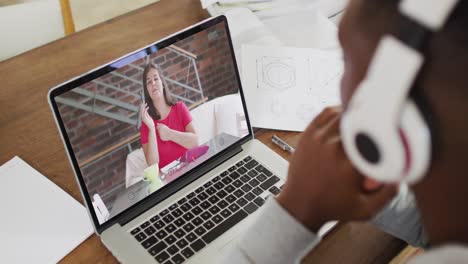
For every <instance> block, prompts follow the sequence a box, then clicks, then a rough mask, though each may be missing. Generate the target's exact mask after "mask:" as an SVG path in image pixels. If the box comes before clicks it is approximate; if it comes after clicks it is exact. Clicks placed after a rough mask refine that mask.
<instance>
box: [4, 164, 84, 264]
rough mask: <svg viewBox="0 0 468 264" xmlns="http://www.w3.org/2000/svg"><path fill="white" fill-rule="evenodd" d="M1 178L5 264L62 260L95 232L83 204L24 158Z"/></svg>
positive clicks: (7, 165) (5, 170)
mask: <svg viewBox="0 0 468 264" xmlns="http://www.w3.org/2000/svg"><path fill="white" fill-rule="evenodd" d="M0 181H1V184H0V208H1V210H2V216H1V217H0V237H1V239H0V249H1V252H2V253H1V254H0V263H57V262H58V261H60V260H61V259H62V258H63V257H64V256H66V255H67V254H68V253H70V252H71V251H72V250H73V249H74V248H75V247H77V246H78V245H79V244H80V243H81V242H83V241H84V240H85V239H86V238H87V237H89V236H90V235H91V234H92V233H93V228H92V226H91V223H90V219H89V217H88V214H87V212H86V209H85V208H84V206H83V205H81V204H80V203H79V202H77V201H76V200H75V199H73V197H71V196H70V195H69V194H67V193H66V192H64V191H63V190H62V189H60V188H59V187H58V186H57V185H55V184H54V183H52V182H51V181H50V180H49V179H47V178H46V177H44V176H43V175H42V174H40V173H39V172H38V171H36V170H35V169H33V168H32V167H31V166H29V165H28V164H27V163H26V162H24V161H23V160H22V159H20V158H18V157H15V158H13V159H12V160H10V161H8V162H7V163H5V164H4V165H2V166H1V167H0Z"/></svg>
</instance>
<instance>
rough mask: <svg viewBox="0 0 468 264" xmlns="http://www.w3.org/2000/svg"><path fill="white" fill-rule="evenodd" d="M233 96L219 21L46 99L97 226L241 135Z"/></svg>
mask: <svg viewBox="0 0 468 264" xmlns="http://www.w3.org/2000/svg"><path fill="white" fill-rule="evenodd" d="M60 88H62V87H60ZM239 90H240V84H239V76H238V73H237V69H236V64H235V60H234V57H233V52H232V48H231V43H230V38H229V36H228V31H227V25H226V22H225V20H224V19H223V20H218V22H216V23H211V24H209V25H208V26H206V23H205V24H202V25H201V26H198V27H194V28H192V29H189V30H188V31H184V32H182V33H180V34H177V35H175V36H173V37H171V38H169V39H166V40H165V41H162V42H159V43H157V44H155V45H152V46H149V47H146V48H145V49H142V50H139V51H137V52H135V53H133V54H131V55H129V56H126V57H124V58H122V59H119V60H118V61H115V62H113V63H111V64H109V65H106V66H104V67H103V68H100V69H98V70H96V71H94V72H92V73H90V74H87V75H86V76H84V77H81V78H80V79H78V80H75V81H73V82H71V83H69V84H67V88H66V89H65V90H63V92H61V93H59V94H58V95H57V96H54V97H53V101H55V104H56V108H57V110H58V111H56V112H58V121H59V123H60V122H61V123H62V124H63V126H62V130H63V129H64V130H65V138H66V139H67V140H68V141H69V146H71V150H70V147H69V151H70V152H72V153H71V156H72V159H75V161H76V163H77V164H78V167H79V173H78V175H79V177H81V178H82V182H84V185H85V188H86V190H85V191H84V194H85V195H88V196H89V199H90V200H91V202H92V205H93V209H94V211H95V214H96V218H97V220H98V223H99V224H103V223H105V222H106V221H108V220H109V219H112V218H113V217H115V216H117V215H118V214H120V213H122V212H123V211H124V210H126V209H128V208H129V207H131V206H132V205H135V204H136V203H138V202H139V201H141V200H143V199H144V198H145V197H148V196H149V195H150V194H154V193H157V192H158V191H160V190H162V189H164V188H166V187H167V186H169V185H171V183H173V182H176V181H177V179H179V178H181V177H184V175H187V173H188V172H189V171H192V170H193V169H195V168H196V167H198V166H200V165H201V164H203V163H205V162H207V161H208V160H209V159H210V158H212V157H214V156H215V155H217V154H219V153H220V152H222V151H223V150H226V149H227V148H229V147H230V146H232V145H233V144H234V143H236V142H238V141H240V140H241V139H242V138H244V137H245V136H247V135H250V131H249V124H248V118H246V112H245V107H244V105H243V100H242V97H241V93H240V92H239ZM75 167H76V166H75ZM75 169H76V168H75Z"/></svg>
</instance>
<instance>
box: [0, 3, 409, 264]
mask: <svg viewBox="0 0 468 264" xmlns="http://www.w3.org/2000/svg"><path fill="white" fill-rule="evenodd" d="M207 17H208V14H207V13H206V12H205V11H204V10H202V8H201V6H200V1H198V0H161V1H160V2H158V3H155V4H152V5H149V6H147V7H144V8H142V9H139V10H135V11H133V12H130V13H128V14H126V15H124V16H121V17H118V18H116V19H112V20H110V21H107V22H104V23H102V24H99V25H97V26H94V27H92V28H89V29H86V30H84V31H81V32H79V33H76V34H73V35H70V36H68V37H65V38H63V39H60V40H57V41H55V42H52V43H50V44H48V45H45V46H42V47H39V48H37V49H34V50H32V51H29V52H27V53H24V54H22V55H20V56H17V57H14V58H11V59H9V60H6V61H3V62H0V78H1V84H0V85H1V88H0V140H1V141H0V164H3V163H4V162H6V161H8V160H10V159H11V158H13V157H14V156H16V155H17V156H19V157H21V158H22V159H24V160H25V161H26V162H27V163H29V164H30V165H31V166H33V167H34V168H35V169H37V170H38V171H39V172H41V173H42V174H44V175H45V176H47V177H48V178H49V179H50V180H52V181H53V182H54V183H56V184H57V185H58V186H59V187H61V188H62V189H64V190H65V191H66V192H67V193H69V194H70V195H72V196H73V197H74V198H75V199H77V200H78V201H80V202H83V199H82V197H81V195H80V192H79V190H78V186H77V185H76V182H75V179H74V176H73V172H72V170H71V167H70V164H69V162H68V159H67V156H66V154H65V150H64V147H63V144H62V142H61V140H60V137H59V134H58V130H57V128H56V125H55V123H54V121H53V117H52V113H51V111H50V110H49V106H48V103H47V99H46V98H47V92H48V90H49V89H50V88H51V87H53V86H56V85H58V84H60V83H62V82H64V81H66V80H68V79H70V78H72V77H74V76H76V75H80V74H82V73H83V72H87V71H89V70H91V69H93V68H95V67H98V66H100V65H102V64H104V63H106V62H108V61H110V60H113V59H115V58H117V57H120V56H122V55H124V54H127V53H129V52H131V51H133V50H136V49H138V48H141V47H142V46H145V45H148V44H150V43H152V42H154V41H155V40H157V39H160V38H162V37H165V36H167V35H169V34H171V33H173V32H176V31H178V30H180V29H183V28H185V27H187V26H189V25H191V24H193V23H196V22H199V21H201V20H203V19H205V18H207ZM273 133H276V134H278V135H279V136H280V137H282V138H283V139H285V140H286V141H287V142H288V143H290V144H291V145H293V146H295V145H296V143H297V141H298V137H299V135H300V134H299V133H291V132H280V131H271V130H264V129H260V130H257V132H256V137H257V138H258V139H260V140H261V141H262V142H264V143H265V144H266V145H268V146H269V147H271V148H272V149H273V150H275V151H277V152H278V153H280V154H281V155H282V156H283V157H284V158H286V159H288V154H287V153H285V152H283V151H282V150H280V149H279V148H278V147H276V146H274V145H272V144H271V143H270V138H271V136H272V135H273ZM404 246H405V244H404V243H403V242H402V241H400V240H397V239H395V238H393V237H391V236H389V235H387V234H384V233H382V232H381V231H379V230H378V229H376V228H375V227H373V226H371V225H369V224H363V223H346V224H340V225H339V226H338V227H337V228H335V229H334V230H333V231H332V232H331V233H330V234H329V235H328V236H327V237H326V238H325V239H324V241H323V242H322V243H321V244H320V245H319V246H318V247H317V248H316V249H315V250H313V251H312V252H311V253H310V254H309V255H308V256H307V257H306V259H305V261H304V262H305V263H388V262H389V261H390V260H391V259H392V258H393V257H394V256H395V255H396V254H398V252H399V251H400V250H401V249H402V248H403V247H404ZM63 262H64V263H69V262H71V263H115V262H117V261H116V259H115V258H114V257H113V256H112V254H111V253H110V252H109V251H108V250H107V249H106V248H105V247H104V246H103V244H102V243H101V241H100V239H99V237H98V236H96V235H92V236H91V237H90V238H89V239H87V240H86V241H85V242H84V243H82V244H81V245H80V246H79V247H78V248H76V249H75V250H74V251H72V252H71V253H70V254H69V255H68V256H66V257H65V258H64V259H63Z"/></svg>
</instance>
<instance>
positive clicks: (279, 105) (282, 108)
mask: <svg viewBox="0 0 468 264" xmlns="http://www.w3.org/2000/svg"><path fill="white" fill-rule="evenodd" d="M270 112H271V113H272V114H273V115H272V117H273V118H279V117H282V116H284V115H286V113H287V106H286V104H285V103H284V102H281V101H280V100H278V99H275V100H273V101H272V102H271V104H270Z"/></svg>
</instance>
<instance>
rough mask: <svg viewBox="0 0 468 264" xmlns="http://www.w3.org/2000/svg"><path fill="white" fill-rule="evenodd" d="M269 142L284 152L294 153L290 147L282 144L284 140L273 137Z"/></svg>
mask: <svg viewBox="0 0 468 264" xmlns="http://www.w3.org/2000/svg"><path fill="white" fill-rule="evenodd" d="M271 142H273V144H275V145H277V146H279V147H280V148H282V149H283V150H286V151H287V152H289V153H293V152H294V151H295V149H294V148H293V147H291V146H290V145H289V144H288V143H286V142H284V140H282V139H281V138H279V137H278V136H277V135H273V136H272V137H271Z"/></svg>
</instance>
